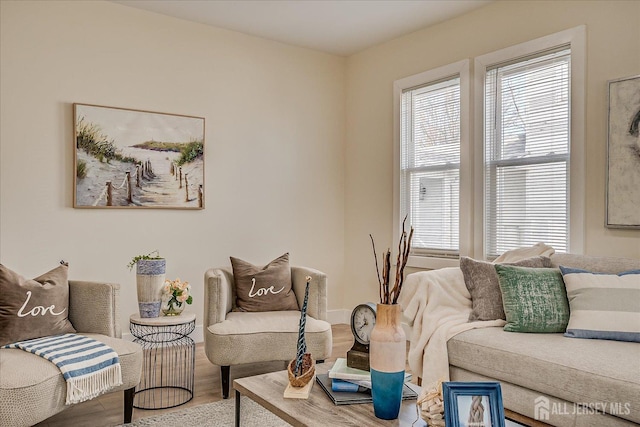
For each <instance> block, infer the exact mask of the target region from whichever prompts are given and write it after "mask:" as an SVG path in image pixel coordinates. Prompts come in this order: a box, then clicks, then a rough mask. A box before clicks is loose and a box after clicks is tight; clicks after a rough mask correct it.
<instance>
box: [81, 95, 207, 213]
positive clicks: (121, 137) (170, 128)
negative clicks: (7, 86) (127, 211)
mask: <svg viewBox="0 0 640 427" xmlns="http://www.w3.org/2000/svg"><path fill="white" fill-rule="evenodd" d="M73 118H74V146H75V162H74V174H73V176H74V180H73V182H74V187H75V188H74V190H75V191H74V198H73V206H74V207H75V208H166V209H204V118H202V117H193V116H185V115H178V114H166V113H157V112H152V111H142V110H132V109H127V108H117V107H104V106H99V105H89V104H73Z"/></svg>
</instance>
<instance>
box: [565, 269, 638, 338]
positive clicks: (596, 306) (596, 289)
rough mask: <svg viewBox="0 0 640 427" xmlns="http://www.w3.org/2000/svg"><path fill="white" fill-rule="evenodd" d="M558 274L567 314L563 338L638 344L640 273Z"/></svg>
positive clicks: (575, 271) (568, 270) (571, 270)
mask: <svg viewBox="0 0 640 427" xmlns="http://www.w3.org/2000/svg"><path fill="white" fill-rule="evenodd" d="M560 270H561V271H562V276H563V280H564V284H565V286H566V288H567V297H568V298H569V307H570V310H571V312H570V316H569V324H568V325H567V331H566V333H565V334H564V335H565V336H567V337H572V338H596V339H605V340H616V341H631V342H640V270H631V271H625V272H623V273H619V274H604V273H592V272H589V271H586V270H578V269H574V268H568V267H563V266H560Z"/></svg>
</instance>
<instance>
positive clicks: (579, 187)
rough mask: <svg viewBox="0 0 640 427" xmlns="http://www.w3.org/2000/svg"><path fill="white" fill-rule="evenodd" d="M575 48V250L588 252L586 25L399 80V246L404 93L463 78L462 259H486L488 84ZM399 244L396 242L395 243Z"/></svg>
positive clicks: (417, 262) (427, 260)
mask: <svg viewBox="0 0 640 427" xmlns="http://www.w3.org/2000/svg"><path fill="white" fill-rule="evenodd" d="M561 45H570V46H571V106H570V109H571V113H570V114H571V128H570V158H569V208H568V209H569V242H568V243H569V247H568V251H570V252H572V253H576V254H582V253H584V244H585V242H584V234H585V208H586V205H585V173H586V171H585V136H586V132H585V125H586V119H585V114H586V108H585V94H586V26H584V25H581V26H578V27H575V28H571V29H568V30H565V31H561V32H559V33H555V34H551V35H549V36H545V37H541V38H538V39H535V40H531V41H529V42H525V43H521V44H518V45H515V46H511V47H507V48H504V49H501V50H498V51H495V52H492V53H488V54H485V55H481V56H478V57H476V58H474V61H473V63H474V70H473V74H472V72H471V61H470V60H468V59H465V60H462V61H458V62H456V63H453V64H449V65H445V66H442V67H438V68H435V69H433V70H429V71H426V72H423V73H419V74H415V75H413V76H409V77H405V78H403V79H399V80H396V81H395V82H394V84H393V115H394V119H393V140H394V148H393V161H394V169H393V171H394V174H393V180H394V182H393V205H394V208H393V242H397V241H398V240H399V238H400V233H401V227H402V218H400V191H401V189H400V173H401V171H400V136H401V129H400V126H401V122H400V105H401V96H402V91H403V90H405V89H409V88H412V87H415V86H420V85H423V84H428V83H431V82H435V81H438V80H442V79H445V78H447V77H452V76H456V75H459V76H460V103H461V105H460V117H461V118H460V204H459V209H460V213H459V215H460V216H459V221H460V231H459V235H460V243H459V252H460V256H470V257H473V258H476V259H486V254H485V245H484V224H485V218H484V212H485V210H484V183H485V180H484V160H485V159H484V83H485V76H486V70H487V68H488V67H491V66H492V65H494V64H499V63H502V62H507V61H512V60H515V59H518V58H523V57H527V56H530V55H532V54H535V53H538V52H542V51H545V50H548V49H552V48H555V47H558V46H561ZM394 244H395V243H394ZM407 265H408V266H410V267H416V268H426V269H436V268H443V267H455V266H458V265H459V260H458V258H443V257H437V256H418V255H415V254H414V255H411V256H410V257H409V260H408V263H407Z"/></svg>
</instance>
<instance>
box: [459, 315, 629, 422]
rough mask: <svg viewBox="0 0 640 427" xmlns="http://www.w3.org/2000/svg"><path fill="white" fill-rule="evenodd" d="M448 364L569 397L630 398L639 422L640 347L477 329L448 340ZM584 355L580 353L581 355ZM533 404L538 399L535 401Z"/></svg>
mask: <svg viewBox="0 0 640 427" xmlns="http://www.w3.org/2000/svg"><path fill="white" fill-rule="evenodd" d="M447 348H448V352H449V364H450V365H452V366H457V367H459V368H462V369H466V370H469V371H472V372H476V373H478V374H480V375H485V376H487V377H489V378H495V379H497V380H500V381H506V382H509V383H512V384H517V385H519V386H521V387H525V388H528V389H532V390H534V391H537V392H539V393H542V394H547V395H549V396H555V397H558V398H560V399H564V400H566V401H569V402H587V403H588V402H594V403H595V402H604V403H607V408H612V407H614V406H615V405H613V404H616V405H617V404H618V403H622V404H624V403H629V402H630V403H631V409H630V412H629V413H628V414H620V415H619V416H621V417H623V418H625V419H628V420H632V421H634V422H637V423H638V422H640V405H637V404H636V402H640V346H639V345H638V344H636V343H630V342H620V341H605V340H576V339H570V338H566V337H564V336H563V335H562V334H525V333H513V332H505V331H503V330H502V328H499V327H492V328H484V329H473V330H470V331H466V332H463V333H461V334H458V335H456V336H455V337H453V338H451V339H450V340H449V342H448V343H447ZM578 356H579V357H578ZM531 404H532V405H533V402H532V403H531Z"/></svg>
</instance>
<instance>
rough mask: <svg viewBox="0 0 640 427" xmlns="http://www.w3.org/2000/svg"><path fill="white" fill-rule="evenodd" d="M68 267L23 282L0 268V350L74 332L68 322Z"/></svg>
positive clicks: (13, 274)
mask: <svg viewBox="0 0 640 427" xmlns="http://www.w3.org/2000/svg"><path fill="white" fill-rule="evenodd" d="M67 272H68V267H67V266H66V265H64V264H63V265H59V266H58V267H56V268H54V269H53V270H51V271H49V272H47V273H44V274H43V275H41V276H39V277H36V278H35V279H33V280H29V279H26V278H24V277H22V276H21V275H20V274H18V273H16V272H15V271H12V270H10V269H8V268H7V267H5V266H4V265H2V264H0V346H3V345H6V344H10V343H14V342H17V341H22V340H28V339H31V338H40V337H45V336H48V335H56V334H64V333H72V332H76V330H75V329H74V327H73V325H71V322H69V282H68V281H67Z"/></svg>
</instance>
